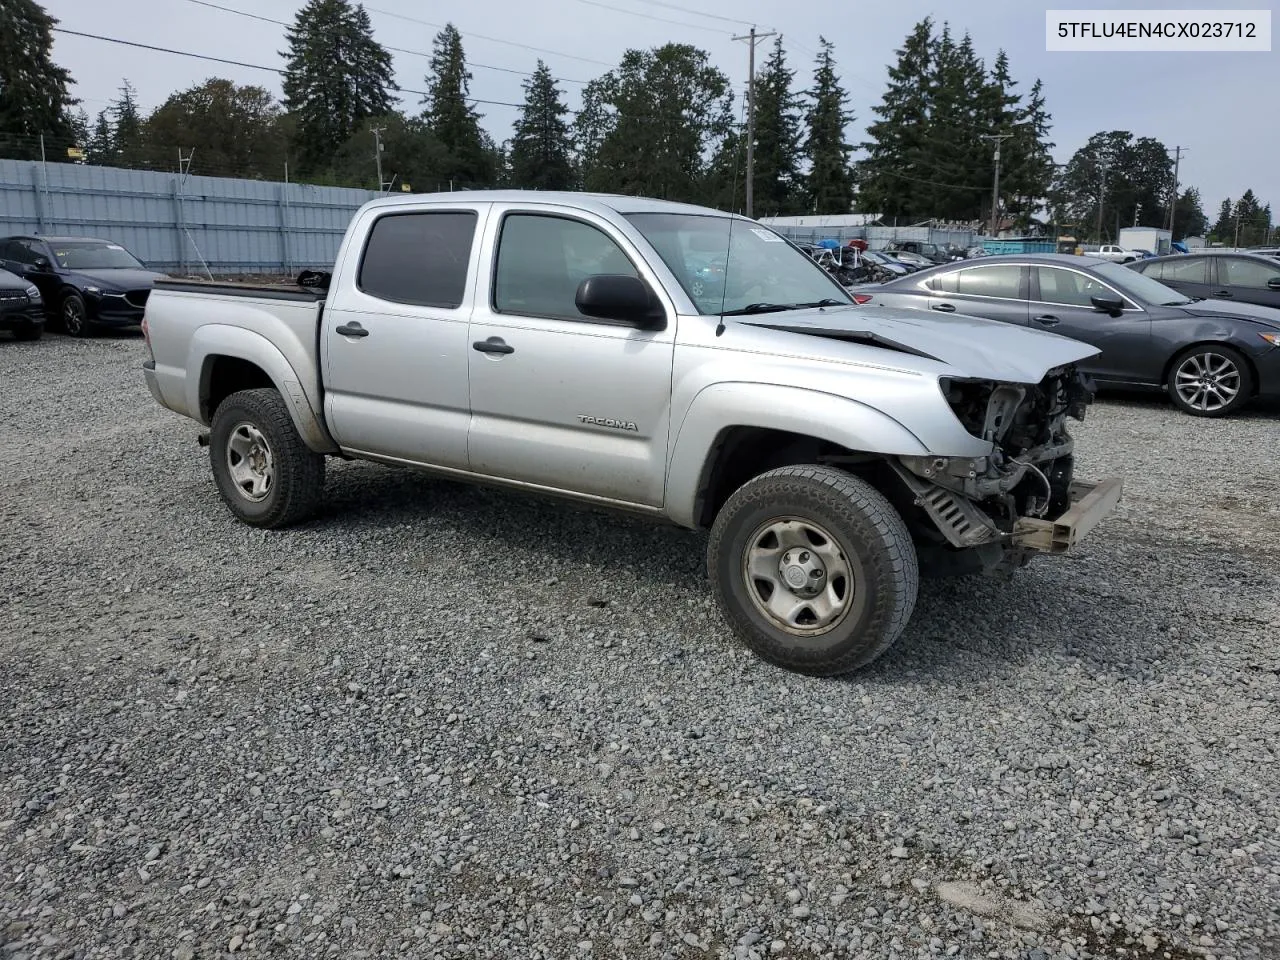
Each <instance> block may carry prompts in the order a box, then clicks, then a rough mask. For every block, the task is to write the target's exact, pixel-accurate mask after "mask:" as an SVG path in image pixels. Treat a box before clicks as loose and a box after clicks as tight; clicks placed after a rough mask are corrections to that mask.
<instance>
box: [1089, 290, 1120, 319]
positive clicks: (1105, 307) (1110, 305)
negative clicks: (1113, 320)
mask: <svg viewBox="0 0 1280 960" xmlns="http://www.w3.org/2000/svg"><path fill="white" fill-rule="evenodd" d="M1089 302H1090V303H1092V304H1093V305H1094V307H1095V308H1096V309H1098V310H1101V311H1102V312H1103V313H1109V314H1111V315H1112V316H1113V317H1118V316H1120V314H1122V313H1124V301H1123V300H1121V299H1120V298H1119V297H1104V296H1101V295H1097V296H1092V297H1090V298H1089Z"/></svg>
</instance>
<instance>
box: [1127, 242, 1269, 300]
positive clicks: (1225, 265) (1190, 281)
mask: <svg viewBox="0 0 1280 960" xmlns="http://www.w3.org/2000/svg"><path fill="white" fill-rule="evenodd" d="M1129 268H1130V269H1131V270H1137V271H1138V272H1139V273H1141V274H1142V275H1143V276H1147V277H1151V278H1152V279H1153V280H1159V281H1160V282H1161V283H1163V284H1164V285H1165V286H1166V287H1173V289H1175V290H1177V291H1178V292H1179V293H1185V294H1186V295H1187V296H1188V297H1191V298H1193V299H1203V300H1227V301H1231V302H1234V303H1256V304H1260V305H1261V306H1264V307H1277V308H1280V260H1274V259H1272V258H1271V257H1264V256H1259V255H1257V254H1253V253H1203V254H1200V253H1198V254H1193V255H1190V256H1186V255H1182V254H1174V255H1171V256H1167V257H1156V258H1155V259H1154V260H1139V261H1138V262H1137V263H1131V264H1129Z"/></svg>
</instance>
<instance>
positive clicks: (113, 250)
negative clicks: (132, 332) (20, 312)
mask: <svg viewBox="0 0 1280 960" xmlns="http://www.w3.org/2000/svg"><path fill="white" fill-rule="evenodd" d="M0 267H4V269H6V270H9V271H10V272H12V273H16V274H19V275H20V276H22V277H23V278H24V279H26V280H27V281H28V282H30V283H33V284H35V285H36V286H37V287H38V288H39V289H40V293H41V296H42V297H43V300H44V305H45V309H46V311H48V313H49V315H50V316H55V317H57V318H58V319H59V320H60V321H61V323H62V329H63V330H64V331H66V332H67V333H68V334H70V335H71V336H73V337H83V336H85V335H87V334H89V333H90V332H92V329H93V327H94V326H112V327H124V326H136V325H137V324H140V323H141V322H142V310H143V307H145V306H146V303H147V297H148V296H150V294H151V287H152V285H153V284H154V283H155V281H156V280H157V279H159V278H161V277H163V276H164V274H162V273H156V272H155V271H153V270H148V269H147V268H146V267H144V266H143V265H142V263H141V262H140V261H139V260H138V258H137V257H135V256H134V255H133V254H131V253H130V252H129V251H128V250H126V249H125V248H124V247H122V246H121V245H120V244H118V243H112V242H111V241H109V240H97V239H93V238H91V237H5V238H4V239H2V240H0Z"/></svg>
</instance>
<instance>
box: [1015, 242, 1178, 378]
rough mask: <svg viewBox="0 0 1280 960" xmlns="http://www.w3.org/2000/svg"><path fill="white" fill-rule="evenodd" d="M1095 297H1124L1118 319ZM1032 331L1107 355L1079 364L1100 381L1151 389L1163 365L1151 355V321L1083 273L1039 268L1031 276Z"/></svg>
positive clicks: (1062, 269)
mask: <svg viewBox="0 0 1280 960" xmlns="http://www.w3.org/2000/svg"><path fill="white" fill-rule="evenodd" d="M1094 296H1107V297H1119V298H1120V299H1121V300H1122V301H1123V302H1124V305H1125V308H1124V311H1123V312H1122V313H1121V314H1120V316H1118V317H1113V316H1111V314H1109V313H1104V312H1103V311H1101V310H1099V309H1098V308H1097V307H1095V306H1094V305H1093V303H1092V302H1091V298H1092V297H1094ZM1031 298H1032V299H1031V326H1032V327H1035V328H1038V329H1041V330H1048V331H1050V332H1051V333H1057V334H1060V335H1062V336H1064V337H1070V338H1071V339H1073V340H1081V341H1083V342H1084V343H1088V344H1092V345H1093V346H1095V347H1098V348H1099V349H1100V350H1101V351H1102V353H1101V354H1100V355H1098V356H1096V357H1089V358H1088V359H1087V360H1083V361H1081V363H1080V367H1081V369H1083V370H1085V371H1086V372H1088V373H1090V374H1092V375H1093V376H1095V377H1097V378H1099V379H1101V380H1110V381H1115V382H1121V383H1152V382H1158V381H1159V377H1160V360H1159V358H1158V357H1156V356H1155V354H1154V352H1153V351H1152V349H1151V317H1150V315H1149V314H1148V313H1147V312H1146V311H1145V310H1143V309H1142V308H1141V307H1140V306H1138V304H1136V303H1134V302H1133V300H1131V299H1130V298H1128V297H1126V296H1125V295H1124V294H1122V293H1121V292H1120V291H1119V290H1116V289H1115V288H1114V287H1112V286H1110V285H1108V284H1106V283H1103V282H1102V281H1101V280H1099V279H1098V278H1096V277H1093V276H1091V275H1089V274H1087V273H1084V272H1083V271H1080V270H1075V269H1072V268H1069V267H1047V266H1037V267H1035V268H1034V269H1033V270H1032V287H1031Z"/></svg>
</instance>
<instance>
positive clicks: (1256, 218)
mask: <svg viewBox="0 0 1280 960" xmlns="http://www.w3.org/2000/svg"><path fill="white" fill-rule="evenodd" d="M1232 213H1233V217H1232V222H1231V225H1230V227H1231V233H1230V240H1229V241H1228V242H1229V243H1230V244H1231V245H1232V246H1239V247H1253V246H1257V245H1258V244H1261V243H1266V242H1267V239H1268V238H1269V237H1270V235H1271V207H1270V205H1267V206H1263V205H1262V204H1261V203H1260V202H1259V201H1258V198H1257V196H1256V195H1255V194H1254V192H1253V190H1252V189H1249V190H1245V192H1244V195H1243V196H1242V197H1241V198H1240V199H1239V200H1238V201H1236V205H1235V210H1234V211H1232ZM1224 239H1225V238H1224Z"/></svg>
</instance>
